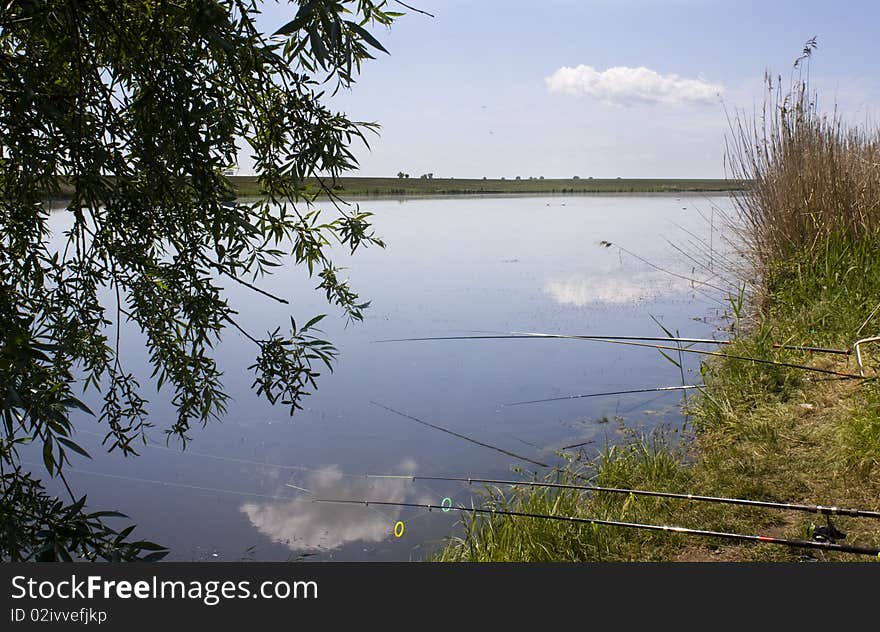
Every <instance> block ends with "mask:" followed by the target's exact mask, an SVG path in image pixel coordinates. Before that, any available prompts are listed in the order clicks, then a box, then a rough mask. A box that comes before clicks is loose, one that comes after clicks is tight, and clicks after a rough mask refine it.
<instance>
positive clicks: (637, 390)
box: [502, 384, 706, 406]
mask: <svg viewBox="0 0 880 632" xmlns="http://www.w3.org/2000/svg"><path fill="white" fill-rule="evenodd" d="M705 387H706V385H705V384H685V385H683V386H657V387H655V388H635V389H630V390H628V391H608V392H605V393H587V394H585V395H564V396H562V397H547V398H546V399H531V400H528V401H525V402H511V403H509V404H502V406H523V405H525V404H542V403H544V402H560V401H564V400H569V399H582V398H584V397H605V396H606V395H632V394H635V393H656V392H663V391H687V390H690V389H693V388H705Z"/></svg>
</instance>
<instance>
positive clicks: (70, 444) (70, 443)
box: [58, 437, 92, 459]
mask: <svg viewBox="0 0 880 632" xmlns="http://www.w3.org/2000/svg"><path fill="white" fill-rule="evenodd" d="M58 443H61V444H63V445H65V446H67V447H68V448H70V449H71V450H73V451H74V452H76V453H77V454H79V455H81V456H84V457H86V458H87V459H91V458H92V457H91V455H89V453H88V452H86V451H85V450H83V449H82V448H81V447H80V446H78V445H77V444H75V443H74V442H73V441H71V440H70V439H65V438H64V437H58Z"/></svg>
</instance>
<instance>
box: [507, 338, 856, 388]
mask: <svg viewBox="0 0 880 632" xmlns="http://www.w3.org/2000/svg"><path fill="white" fill-rule="evenodd" d="M524 335H528V336H535V337H538V338H563V339H572V340H592V341H595V342H607V343H610V344H615V345H629V346H633V347H647V348H649V349H663V350H667V351H678V352H679V353H682V352H684V353H699V354H701V355H708V356H715V357H719V358H731V359H733V360H746V361H748V362H755V363H757V364H769V365H772V366H784V367H788V368H790V369H801V370H803V371H812V372H814V373H825V374H828V375H838V376H840V377H845V378H850V379H854V380H863V379H865V378H864V376H862V375H856V374H855V373H843V372H841V371H834V370H833V369H820V368H818V367H814V366H806V365H804V364H792V363H791V362H779V361H778V360H765V359H763V358H751V357H749V356H741V355H733V354H731V353H721V352H720V351H705V350H703V349H690V348H688V347H670V346H668V345H653V344H647V343H644V342H633V341H630V340H615V339H612V338H587V337H585V336H565V335H561V334H542V333H529V334H524Z"/></svg>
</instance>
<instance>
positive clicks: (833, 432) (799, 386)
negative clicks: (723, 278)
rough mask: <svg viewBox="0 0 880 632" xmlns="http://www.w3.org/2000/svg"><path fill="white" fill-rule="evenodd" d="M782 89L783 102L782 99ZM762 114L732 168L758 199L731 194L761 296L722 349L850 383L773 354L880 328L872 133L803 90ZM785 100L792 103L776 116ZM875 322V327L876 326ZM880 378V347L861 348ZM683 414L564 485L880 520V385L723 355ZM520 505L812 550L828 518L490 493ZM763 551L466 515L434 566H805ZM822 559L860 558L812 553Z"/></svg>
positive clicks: (787, 552) (737, 135) (738, 125)
mask: <svg viewBox="0 0 880 632" xmlns="http://www.w3.org/2000/svg"><path fill="white" fill-rule="evenodd" d="M777 94H778V92H777ZM780 99H785V100H784V101H779V102H773V101H771V102H770V103H769V108H768V110H767V112H766V114H767V119H766V125H765V124H764V123H763V122H762V123H761V124H759V125H754V124H748V123H747V122H744V121H742V120H738V121H736V122H735V125H734V142H733V144H732V147H731V154H730V156H729V159H730V162H731V164H732V165H733V166H734V169H735V170H736V171H737V173H736V174H735V175H736V176H737V177H738V178H742V179H743V180H749V181H750V182H751V183H752V184H751V186H750V187H749V189H748V190H747V191H746V192H744V194H742V195H741V196H739V197H738V199H737V206H738V210H739V218H738V226H739V227H740V229H741V230H742V234H741V237H742V243H743V254H744V255H746V260H747V261H749V263H750V264H751V265H750V269H749V271H748V275H747V276H748V277H752V278H755V279H757V282H756V283H755V285H754V287H752V288H751V290H752V291H751V292H750V295H751V300H750V302H749V304H748V310H747V313H745V312H743V313H740V314H738V315H737V318H736V320H735V322H733V323H731V327H732V328H733V330H734V332H735V333H736V342H735V344H734V345H732V347H730V348H726V349H725V353H727V354H729V355H739V356H747V357H751V358H759V359H772V360H777V361H783V362H788V363H793V364H803V365H810V366H813V367H819V368H827V369H836V370H840V371H844V372H849V373H853V372H857V370H858V369H857V367H856V365H855V361H854V359H853V358H852V357H851V356H838V355H822V354H813V355H810V354H806V353H799V352H793V351H781V350H775V349H773V346H772V345H773V343H775V342H789V343H794V344H811V345H822V346H828V347H837V348H851V346H852V344H853V342H854V341H855V340H856V339H858V338H859V337H865V336H869V335H877V334H878V332H880V315H878V314H877V313H876V311H875V307H877V304H878V303H880V266H878V264H877V262H878V261H880V160H878V159H877V153H878V147H880V139H878V137H877V136H876V134H873V133H869V132H868V131H866V130H863V129H851V128H846V126H844V125H843V124H842V122H841V121H840V120H838V119H836V118H825V117H823V116H821V115H820V114H819V113H818V112H817V111H816V110H815V108H814V106H813V103H815V100H814V99H812V95H809V94H808V90H807V86H806V85H805V83H802V82H801V83H798V84H797V85H795V86H794V87H793V89H792V90H791V92H790V93H789V94H788V95H787V96H786V97H782V96H780ZM783 103H784V105H785V108H782V107H779V106H781V105H783ZM872 312H873V316H872ZM866 352H867V358H868V362H867V366H866V374H867V375H868V376H871V377H873V376H874V375H876V371H875V369H876V367H877V365H878V364H880V362H878V360H880V346H874V347H873V348H866ZM702 370H703V374H704V379H705V383H706V385H707V387H706V388H705V389H704V390H703V391H702V394H701V395H700V396H699V397H697V398H692V399H691V400H690V404H689V405H688V408H687V413H688V414H689V425H688V426H687V430H686V432H683V433H674V432H672V433H671V432H666V433H665V434H664V433H662V432H658V433H656V434H654V435H652V436H649V437H634V438H633V439H632V441H631V442H629V443H626V444H624V445H622V446H612V447H608V448H606V449H605V450H604V452H603V453H602V454H601V455H600V456H599V457H598V458H597V459H596V460H594V461H591V462H589V463H580V464H572V465H571V466H570V467H569V468H567V469H565V470H563V471H561V472H557V473H555V474H554V479H559V480H562V481H565V482H572V483H579V484H582V485H583V484H584V481H583V478H584V477H587V478H589V480H590V482H591V484H594V485H599V486H606V487H627V488H640V489H649V490H664V491H672V492H682V493H693V494H701V495H714V496H730V497H739V498H751V499H761V500H770V501H778V502H794V503H804V504H821V505H837V506H842V507H858V508H862V509H873V510H880V386H878V383H877V382H876V381H875V380H874V379H868V380H842V379H833V378H832V379H829V376H828V375H824V374H820V373H811V372H808V371H804V370H801V369H795V368H790V367H782V366H773V365H767V364H757V363H753V362H748V361H742V360H735V359H732V358H713V359H712V361H710V362H707V363H706V364H704V365H703V367H702ZM487 503H489V504H491V505H494V506H497V507H501V508H505V509H512V510H515V511H524V512H529V513H543V514H553V513H555V514H564V515H571V516H581V517H590V518H602V519H610V520H621V521H629V522H643V523H653V524H671V525H680V526H687V527H693V528H699V529H709V530H716V531H729V532H738V533H749V534H756V533H762V534H767V535H774V536H786V537H792V538H804V539H809V538H810V537H812V533H813V529H814V528H815V527H817V526H822V525H825V520H824V518H822V517H821V516H817V515H813V514H805V513H795V512H784V511H783V512H780V511H775V510H762V509H750V508H740V507H734V506H730V505H721V504H703V503H696V502H688V501H679V500H666V499H652V498H643V497H638V498H637V497H633V496H626V495H611V494H607V493H594V494H592V495H584V494H583V493H578V492H575V491H568V492H564V493H560V492H556V491H553V490H548V489H538V490H528V491H527V490H521V491H514V492H513V493H510V492H509V491H508V490H503V491H502V490H495V491H493V492H491V494H490V496H489V497H488V498H487ZM834 524H835V526H836V527H837V528H839V529H841V530H842V531H843V532H845V533H847V538H846V539H845V540H843V542H846V543H850V544H863V545H869V546H880V524H877V522H876V521H870V520H865V519H859V520H857V519H838V518H835V520H834ZM807 553H808V552H807V551H805V550H802V549H790V548H785V547H779V546H771V545H763V544H758V545H755V544H736V543H731V542H730V541H727V540H717V541H716V540H711V539H705V538H693V537H688V536H684V535H677V534H670V533H662V532H649V531H636V530H631V529H621V528H614V527H593V526H590V525H582V526H578V525H574V524H562V523H558V522H551V521H545V520H537V519H533V518H527V517H517V518H508V517H504V516H494V517H487V518H479V517H477V518H469V519H468V520H467V521H466V522H465V534H464V536H463V537H460V538H457V539H455V540H452V541H450V542H449V543H448V545H447V546H446V547H445V548H444V549H443V550H442V551H441V552H439V553H438V559H442V560H513V561H529V560H560V561H585V560H789V561H790V560H798V559H804V558H803V557H802V556H804V555H805V554H807ZM809 555H811V556H813V557H815V558H817V559H822V560H844V559H851V560H857V559H858V560H864V559H866V558H864V557H856V556H852V555H844V554H838V553H824V552H811V553H809Z"/></svg>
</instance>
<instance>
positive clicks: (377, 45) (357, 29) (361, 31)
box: [345, 20, 391, 55]
mask: <svg viewBox="0 0 880 632" xmlns="http://www.w3.org/2000/svg"><path fill="white" fill-rule="evenodd" d="M345 23H346V24H347V25H348V27H349V28H350V29H351V30H352V31H354V32H355V33H357V34H358V35H360V36H361V37H362V38H363V39H364V40H366V42H367V43H368V44H369V45H370V46H372V47H373V48H378V49H379V50H380V51H382V52H383V53H388V51H387V50H385V47H384V46H382V44H380V43H379V40H377V39H376V38H375V37H373V36H372V35H370V32H369V31H367V29H365V28H363V27H362V26H360V25H358V24H355V23H354V22H349V21H348V20H346V22H345ZM388 54H389V55H390V54H391V53H388Z"/></svg>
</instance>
